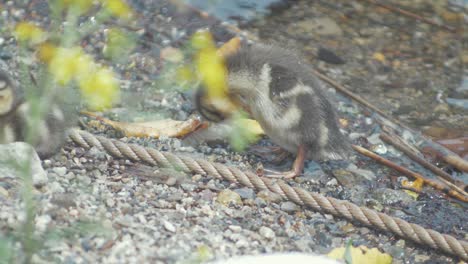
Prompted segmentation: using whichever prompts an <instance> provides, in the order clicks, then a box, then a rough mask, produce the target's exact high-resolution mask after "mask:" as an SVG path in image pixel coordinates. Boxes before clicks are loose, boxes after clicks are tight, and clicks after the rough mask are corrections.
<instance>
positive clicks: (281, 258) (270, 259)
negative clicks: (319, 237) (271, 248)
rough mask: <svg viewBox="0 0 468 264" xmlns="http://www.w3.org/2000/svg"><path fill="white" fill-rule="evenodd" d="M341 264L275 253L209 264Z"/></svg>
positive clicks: (313, 256) (304, 256)
mask: <svg viewBox="0 0 468 264" xmlns="http://www.w3.org/2000/svg"><path fill="white" fill-rule="evenodd" d="M276 263H278V264H283V263H291V264H292V263H294V264H340V263H344V262H339V261H337V260H334V259H330V258H328V257H326V256H320V255H313V254H305V253H274V254H268V255H255V256H238V257H233V258H230V259H226V260H218V261H215V262H209V264H276Z"/></svg>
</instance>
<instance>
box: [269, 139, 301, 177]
mask: <svg viewBox="0 0 468 264" xmlns="http://www.w3.org/2000/svg"><path fill="white" fill-rule="evenodd" d="M305 158H306V148H305V147H304V146H303V145H301V146H299V149H298V150H297V156H296V159H295V160H294V164H293V166H292V168H291V170H289V171H275V170H269V169H263V172H262V176H265V177H269V178H284V179H291V178H294V177H296V176H299V175H301V173H302V170H303V169H304V162H305Z"/></svg>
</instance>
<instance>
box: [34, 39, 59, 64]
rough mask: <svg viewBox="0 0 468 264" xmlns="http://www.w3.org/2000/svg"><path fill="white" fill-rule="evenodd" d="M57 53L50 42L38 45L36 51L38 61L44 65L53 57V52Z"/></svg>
mask: <svg viewBox="0 0 468 264" xmlns="http://www.w3.org/2000/svg"><path fill="white" fill-rule="evenodd" d="M56 51H57V47H56V46H55V45H54V44H52V43H50V42H45V43H42V44H41V45H39V47H38V49H37V58H38V59H39V60H40V61H43V62H45V63H49V62H50V61H51V60H52V58H53V57H54V56H55V52H56Z"/></svg>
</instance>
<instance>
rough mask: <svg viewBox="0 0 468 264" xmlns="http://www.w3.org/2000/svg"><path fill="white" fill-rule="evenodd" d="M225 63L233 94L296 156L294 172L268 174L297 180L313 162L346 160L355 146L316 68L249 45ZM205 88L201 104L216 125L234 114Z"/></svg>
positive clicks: (198, 102) (197, 98)
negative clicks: (214, 101)
mask: <svg viewBox="0 0 468 264" xmlns="http://www.w3.org/2000/svg"><path fill="white" fill-rule="evenodd" d="M224 59H225V64H226V68H227V76H226V79H227V87H228V88H227V90H228V91H227V96H228V98H229V99H230V100H232V101H233V102H235V103H236V104H237V105H239V106H240V108H241V109H243V110H245V111H246V112H247V113H249V114H250V115H251V117H252V118H253V119H255V120H256V121H257V122H258V123H259V124H260V126H261V127H262V128H263V130H264V131H265V134H266V135H267V136H268V137H269V138H270V139H271V141H273V142H274V143H276V144H277V145H279V146H280V147H281V148H283V149H284V150H286V151H288V152H290V153H293V154H296V158H295V160H294V163H293V166H292V169H291V170H289V171H286V172H279V171H272V170H265V171H264V172H265V176H269V177H278V178H293V177H296V176H298V175H300V174H301V173H302V171H303V168H304V162H305V160H306V159H307V158H308V159H314V160H324V159H343V158H345V157H346V155H347V154H348V153H349V151H350V149H351V147H350V144H349V142H348V140H347V138H346V137H345V136H344V135H343V134H342V133H341V132H340V129H339V126H338V122H337V121H338V120H337V114H336V111H335V109H334V106H333V103H332V101H331V100H330V99H329V98H328V96H327V94H326V91H325V90H324V88H323V87H322V84H321V83H320V82H319V80H318V78H317V77H316V76H314V75H313V72H312V68H311V67H310V66H309V65H307V64H306V63H304V62H303V61H302V60H301V59H300V58H299V57H298V56H297V55H295V54H294V53H292V52H290V51H288V50H286V49H283V48H279V47H275V46H270V45H261V44H252V45H251V46H248V45H245V44H243V45H242V46H241V47H240V49H239V50H238V51H237V52H236V53H233V54H230V55H228V56H227V57H226V58H224ZM205 94H206V92H205V88H204V87H202V86H201V87H200V88H198V90H197V92H196V95H195V104H196V107H197V109H198V111H199V113H200V114H201V115H202V116H203V117H205V118H206V119H208V120H210V121H213V122H220V121H222V120H224V119H226V118H229V114H228V113H226V112H225V111H222V110H220V109H217V108H214V107H213V106H212V105H210V103H209V101H208V100H207V98H206V96H205Z"/></svg>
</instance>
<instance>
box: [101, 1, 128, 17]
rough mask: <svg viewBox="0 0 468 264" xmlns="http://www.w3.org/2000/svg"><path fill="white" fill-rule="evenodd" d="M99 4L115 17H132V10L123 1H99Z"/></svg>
mask: <svg viewBox="0 0 468 264" xmlns="http://www.w3.org/2000/svg"><path fill="white" fill-rule="evenodd" d="M101 2H102V3H103V4H104V7H105V8H106V9H107V10H108V11H109V12H110V13H111V14H112V15H114V16H116V17H120V18H125V19H128V18H131V16H132V9H131V8H130V6H128V5H127V3H125V2H124V1H123V0H101Z"/></svg>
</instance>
